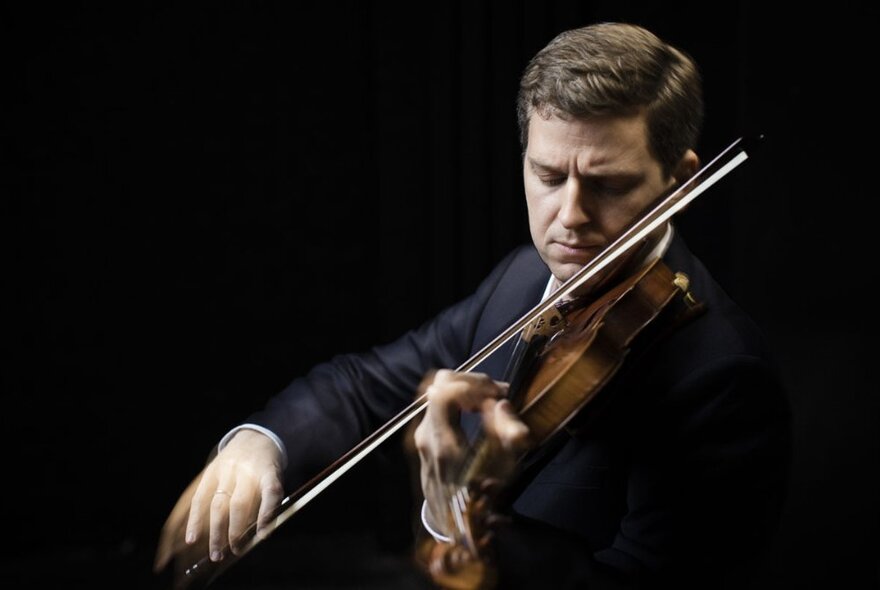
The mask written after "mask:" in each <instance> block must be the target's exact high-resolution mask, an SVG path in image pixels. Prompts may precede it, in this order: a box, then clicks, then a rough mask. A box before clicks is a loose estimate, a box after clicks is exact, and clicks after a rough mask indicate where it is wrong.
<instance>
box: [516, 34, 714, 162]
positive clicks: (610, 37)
mask: <svg viewBox="0 0 880 590" xmlns="http://www.w3.org/2000/svg"><path fill="white" fill-rule="evenodd" d="M638 111H642V112H644V113H645V117H646V120H647V124H648V140H649V141H648V144H649V146H650V148H651V151H652V153H653V155H654V157H655V158H656V159H657V160H658V161H659V162H660V164H661V166H662V167H663V172H664V173H665V174H666V175H667V176H669V175H670V174H672V172H673V170H674V169H675V167H676V165H677V164H678V161H679V160H680V159H681V157H682V156H683V155H684V153H685V151H687V150H688V149H693V148H694V147H695V146H696V144H697V138H698V137H699V134H700V130H701V127H702V122H703V93H702V82H701V80H700V74H699V72H698V70H697V67H696V65H695V64H694V62H693V60H691V58H690V57H689V56H687V55H686V54H685V53H683V52H682V51H679V50H678V49H676V48H674V47H672V46H671V45H668V44H666V43H665V42H663V41H662V40H661V39H659V38H658V37H657V36H656V35H654V34H653V33H651V32H650V31H647V30H645V29H643V28H641V27H637V26H635V25H629V24H623V23H601V24H596V25H591V26H588V27H583V28H580V29H573V30H571V31H565V32H564V33H561V34H559V35H558V36H557V37H556V38H555V39H553V40H552V41H550V43H548V44H547V46H546V47H544V49H542V50H541V51H540V52H538V54H537V55H535V57H533V58H532V60H531V61H530V62H529V64H528V66H527V67H526V69H525V72H524V73H523V75H522V78H521V79H520V88H519V96H518V97H517V120H518V122H519V129H520V142H521V144H522V149H523V152H524V153H525V151H526V148H527V146H528V132H529V119H530V117H531V115H532V114H533V113H538V114H540V115H542V116H543V117H545V118H547V117H548V116H549V115H556V116H560V117H562V118H566V117H577V118H584V117H590V116H594V115H630V114H634V113H636V112H638Z"/></svg>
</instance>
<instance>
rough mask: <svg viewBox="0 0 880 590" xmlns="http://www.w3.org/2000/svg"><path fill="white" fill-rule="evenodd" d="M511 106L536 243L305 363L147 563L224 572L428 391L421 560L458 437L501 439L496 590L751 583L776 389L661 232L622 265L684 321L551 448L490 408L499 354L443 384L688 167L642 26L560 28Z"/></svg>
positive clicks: (756, 347) (776, 477) (690, 161)
mask: <svg viewBox="0 0 880 590" xmlns="http://www.w3.org/2000/svg"><path fill="white" fill-rule="evenodd" d="M516 107H517V118H518V122H519V127H520V137H521V142H522V148H523V150H522V165H523V183H524V189H525V196H526V205H527V209H528V219H529V227H530V232H531V238H532V243H531V244H528V245H523V246H521V247H520V248H518V249H516V250H515V251H513V252H511V253H510V254H509V255H508V256H507V257H505V258H504V259H503V260H502V261H501V262H500V263H499V264H498V265H497V266H496V268H495V269H494V270H492V272H491V273H490V274H489V275H488V276H487V277H486V279H485V280H484V281H483V282H482V284H481V285H480V286H479V287H478V288H477V290H476V291H475V292H474V293H473V294H472V295H471V296H469V297H468V298H466V299H464V300H463V301H461V302H459V303H457V304H455V305H452V306H450V307H449V308H447V309H446V310H444V311H442V312H441V313H440V314H439V315H438V316H437V317H436V318H434V319H433V320H431V321H429V322H426V323H425V324H424V325H422V326H420V327H418V328H416V329H414V330H413V331H411V332H409V333H408V334H406V335H404V336H403V337H402V338H400V339H399V340H397V341H396V342H393V343H391V344H388V345H384V346H378V347H375V348H373V349H372V350H369V351H367V352H365V353H362V354H350V355H343V356H339V357H336V358H334V359H333V360H332V361H330V362H327V363H325V364H322V365H319V366H317V367H315V368H314V369H313V370H311V371H310V372H309V373H308V374H307V375H305V376H304V377H301V378H298V379H296V380H294V381H293V382H292V383H291V384H290V385H289V386H288V387H287V388H286V389H284V390H283V391H282V392H280V393H279V394H277V395H276V396H275V397H273V398H272V399H270V401H269V402H268V404H267V405H266V406H265V407H264V408H263V409H262V410H260V411H258V412H256V413H255V414H253V415H252V416H250V417H249V418H248V419H247V420H246V421H245V422H244V423H243V424H242V426H241V427H239V428H236V429H234V430H233V431H232V432H230V433H228V434H227V435H226V436H225V437H224V438H223V440H222V441H220V444H219V446H218V447H219V452H218V453H217V454H216V456H215V457H214V458H213V460H212V461H211V462H210V463H209V464H208V465H207V466H206V468H205V470H204V471H203V472H202V474H201V476H200V477H199V478H198V479H197V480H196V481H195V482H193V484H192V485H191V486H190V487H189V488H188V489H187V490H186V491H185V492H184V494H183V495H182V496H181V498H180V500H179V501H178V503H177V505H176V506H175V508H174V510H173V512H172V514H171V516H170V517H169V519H168V521H167V523H166V526H165V535H164V537H163V541H162V542H161V544H160V547H159V552H158V554H157V565H158V566H159V567H162V566H164V565H165V564H166V563H167V562H168V560H169V559H171V558H172V557H174V555H173V553H174V546H175V545H174V543H175V542H176V541H178V540H179V539H177V538H175V537H179V538H182V539H183V540H184V542H185V543H188V544H196V543H199V542H202V543H204V542H206V541H207V545H208V553H209V555H210V559H211V560H213V561H220V560H223V559H224V558H226V557H228V552H229V551H230V550H231V551H232V552H233V553H235V552H236V551H240V550H241V547H240V546H237V545H238V543H239V541H238V539H239V537H240V535H241V534H242V532H243V531H244V530H245V529H246V528H247V527H248V526H249V524H250V523H252V522H253V521H254V520H256V521H257V536H258V538H259V537H260V536H261V535H265V534H267V533H268V532H270V524H269V521H270V518H269V517H270V515H271V514H272V511H273V509H274V508H276V507H277V505H278V503H279V502H280V501H281V499H282V498H283V497H284V494H285V493H289V492H290V491H291V490H292V489H295V488H296V487H297V486H298V485H300V484H302V483H303V482H304V481H306V480H307V479H308V478H310V477H312V476H313V475H314V474H315V473H316V472H318V471H319V470H320V469H321V468H323V467H324V466H326V465H327V464H329V463H332V462H333V461H334V460H335V459H336V458H338V457H339V456H340V455H341V454H343V453H344V452H346V451H348V450H349V449H350V448H351V447H353V446H354V445H355V444H357V443H358V441H359V440H361V439H363V438H364V437H366V436H367V435H369V434H370V433H371V432H373V431H374V430H375V429H376V428H378V427H380V426H381V425H382V424H383V423H384V422H386V421H387V420H388V419H390V418H391V417H393V416H394V415H395V414H396V413H397V412H398V411H400V409H401V408H403V407H405V406H406V405H407V404H409V403H410V402H411V401H412V399H413V397H414V395H415V394H416V391H417V390H419V388H420V387H422V388H423V390H424V391H425V392H426V395H427V399H428V405H427V409H426V411H425V414H424V416H423V417H422V419H421V422H420V424H419V426H418V428H417V429H416V430H415V445H416V447H417V449H418V454H419V459H420V462H421V469H420V476H421V483H422V489H423V491H424V497H425V502H424V505H423V506H422V511H421V516H422V519H423V523H424V527H425V535H426V537H427V538H428V539H429V540H431V541H432V542H433V543H434V546H435V547H443V545H444V544H449V543H455V531H454V530H452V528H451V525H450V521H449V520H448V519H447V518H446V517H444V516H443V515H445V514H447V513H448V510H447V507H446V506H445V505H444V502H445V501H446V498H444V494H443V492H442V490H443V488H444V486H445V485H446V484H447V483H448V480H449V478H450V477H451V475H450V474H453V473H456V472H457V464H458V463H459V462H460V461H462V460H463V457H464V456H465V447H466V446H467V444H468V442H467V441H468V440H469V437H470V436H471V435H472V433H473V431H474V429H475V428H479V429H481V430H482V432H483V433H484V434H485V436H486V437H488V438H489V439H492V440H493V441H495V442H496V443H497V444H496V445H495V448H496V452H497V460H498V461H500V462H504V463H505V464H517V461H518V460H519V459H521V458H523V457H525V459H524V460H523V462H522V463H521V464H520V465H521V468H518V469H515V470H512V471H511V472H510V473H509V474H508V475H509V479H508V481H506V482H504V490H505V492H504V493H503V494H497V495H489V496H487V497H490V498H494V499H496V500H497V502H496V503H495V504H494V505H493V506H492V512H493V513H498V514H499V515H500V516H501V517H502V518H499V519H497V522H498V524H497V526H494V527H492V528H491V530H490V532H491V534H489V535H488V536H487V537H486V539H487V540H488V541H487V542H488V543H489V544H490V545H491V552H490V553H491V555H492V561H491V567H492V568H493V572H494V580H495V583H496V585H497V587H499V588H515V587H523V588H535V587H548V588H569V587H584V588H624V587H627V588H629V587H639V588H641V587H645V588H648V587H666V585H670V586H671V584H674V585H675V587H678V588H680V587H700V588H713V587H722V585H724V584H727V586H725V587H742V585H743V584H745V580H746V576H747V575H748V573H749V568H751V567H752V566H754V565H755V563H756V559H757V558H758V557H760V555H761V551H762V549H763V548H764V547H765V544H766V543H767V541H768V539H769V536H770V534H771V533H772V530H773V526H774V523H775V521H776V519H777V517H778V515H779V511H780V505H781V501H782V498H783V496H784V491H785V484H786V472H787V464H788V460H789V414H788V408H787V403H786V398H785V393H784V391H783V389H782V387H781V385H780V381H779V379H778V377H777V375H776V373H775V371H774V368H773V364H772V362H771V360H770V359H769V358H768V354H767V352H766V350H765V348H764V345H763V344H762V342H761V336H760V333H759V331H758V329H757V328H756V327H755V325H754V324H753V323H752V321H751V320H750V319H749V318H748V317H747V315H746V314H745V313H744V312H743V311H742V310H741V309H740V308H738V307H737V306H736V304H735V303H734V302H733V301H731V299H730V298H729V297H728V296H727V294H726V293H725V292H724V291H723V289H722V288H721V287H720V286H719V285H718V284H717V283H716V282H715V281H714V280H713V279H712V277H711V275H710V274H709V272H708V271H707V270H706V268H705V267H704V266H703V265H702V264H701V263H700V261H699V260H697V258H696V257H695V256H694V255H693V254H691V253H690V252H689V251H688V249H687V247H686V246H685V243H684V241H683V238H682V236H681V235H680V233H679V232H678V231H677V230H676V228H675V227H673V225H672V224H671V223H666V224H664V225H662V226H661V227H659V228H657V230H656V231H653V232H652V233H651V235H650V236H649V237H648V238H647V240H646V241H645V243H644V244H643V245H642V246H641V247H640V248H639V249H638V252H637V254H636V255H635V256H634V257H632V258H631V259H630V260H627V263H626V268H630V269H631V268H639V267H641V266H644V265H648V264H650V263H652V262H654V261H658V260H662V262H663V263H665V264H666V266H668V267H669V268H670V269H671V270H673V271H676V272H680V273H683V275H684V276H686V277H687V278H688V287H687V300H688V304H687V305H684V307H683V309H684V311H685V312H686V313H684V312H683V313H682V314H678V315H673V314H670V315H669V317H667V316H666V315H664V316H663V317H664V320H663V323H662V324H661V325H657V326H652V329H651V330H650V333H649V334H646V335H645V337H644V338H643V339H641V340H639V341H637V342H636V343H635V344H634V346H633V349H632V350H630V351H629V352H628V354H627V357H626V360H625V362H624V363H623V364H622V366H621V367H620V369H619V370H618V371H616V373H615V374H614V376H613V378H612V379H611V380H610V382H609V383H608V384H607V386H605V387H604V388H603V390H602V391H601V392H600V393H599V396H598V397H597V398H596V399H597V402H596V403H595V404H592V403H591V404H589V405H587V406H586V407H585V408H584V409H583V410H582V411H581V412H580V413H579V414H577V415H575V416H574V417H573V418H572V419H571V421H570V422H568V423H567V424H566V426H565V428H564V429H561V430H560V431H559V432H558V433H557V434H556V435H554V436H553V437H552V444H550V443H548V444H546V445H544V446H543V447H542V448H538V449H532V448H529V442H528V441H529V427H528V426H527V425H526V424H525V423H524V421H523V420H521V419H520V416H518V415H517V412H516V410H515V408H514V407H513V405H512V404H511V403H510V401H508V400H507V399H506V396H507V394H508V382H507V381H506V377H507V376H506V375H505V368H506V366H507V360H508V359H507V358H504V357H505V355H504V354H502V353H501V352H503V351H507V355H508V356H509V354H510V347H508V348H503V349H502V351H500V352H499V354H497V355H494V356H493V357H491V358H490V359H488V360H487V361H486V362H485V363H483V364H482V365H481V366H480V367H479V370H478V371H473V372H456V371H453V370H450V369H454V368H455V367H458V366H459V365H460V364H461V363H462V362H463V361H464V360H466V359H467V358H469V356H470V355H472V354H473V353H474V352H475V351H477V350H479V349H480V348H481V347H483V346H484V345H485V344H486V343H487V342H489V341H490V340H491V339H492V338H493V337H494V336H495V335H496V334H498V333H499V332H501V331H502V330H504V329H505V328H506V327H507V326H508V325H509V324H510V323H511V322H513V321H514V320H516V319H517V318H518V317H520V316H521V315H522V314H523V313H525V312H526V311H527V310H529V309H530V308H532V307H533V306H534V305H535V304H536V303H538V302H539V301H541V299H542V298H544V297H547V296H548V295H549V294H550V293H552V292H553V291H554V290H555V289H556V288H557V287H559V286H560V285H561V284H562V283H563V282H564V281H566V280H568V279H569V278H570V277H572V275H574V273H576V272H577V271H578V270H579V269H580V268H581V267H583V266H584V265H585V264H587V263H588V262H589V261H590V260H591V259H592V258H593V257H595V256H596V255H597V254H598V253H599V252H600V251H601V250H602V249H603V248H604V247H606V246H607V245H608V244H609V243H610V242H611V241H612V240H613V239H614V238H615V237H616V236H617V235H618V234H619V233H620V232H621V231H622V230H623V229H624V228H625V227H626V226H627V225H628V224H629V223H630V222H631V221H632V220H633V219H634V218H635V217H637V216H638V215H639V214H640V213H641V212H643V211H644V210H645V209H646V208H647V207H648V206H649V205H650V204H651V203H652V202H654V201H655V200H656V199H657V198H658V196H659V195H661V194H663V193H665V192H667V191H669V190H670V189H673V188H674V187H676V186H677V185H680V184H681V183H683V182H684V181H686V180H687V179H688V178H689V177H690V176H691V175H693V174H694V173H695V171H696V170H697V169H698V167H699V165H700V161H699V159H698V156H697V155H696V153H695V151H694V148H695V146H696V144H697V140H698V136H699V132H700V127H701V121H702V116H703V106H702V91H701V82H700V76H699V73H698V70H697V67H696V65H695V64H694V63H693V61H692V60H691V59H690V58H689V57H688V56H687V55H686V54H685V53H683V52H682V51H680V50H678V49H676V48H674V47H672V46H670V45H668V44H667V43H665V42H663V41H662V40H660V39H659V38H657V37H656V36H655V35H654V34H652V33H651V32H649V31H647V30H645V29H643V28H640V27H637V26H633V25H628V24H620V23H603V24H597V25H592V26H588V27H584V28H580V29H575V30H570V31H566V32H563V33H562V34H560V35H558V36H557V37H556V38H555V39H553V40H552V41H551V42H550V43H549V44H548V45H547V46H546V47H545V48H544V49H542V50H541V51H540V52H539V53H538V54H537V55H536V56H535V57H534V58H533V59H532V60H531V61H530V63H529V64H528V65H527V67H526V69H525V71H524V73H523V75H522V78H521V83H520V90H519V96H518V100H517V105H516ZM617 270H618V269H617V268H615V269H614V271H613V272H617ZM611 272H612V271H610V270H609V271H608V273H611ZM606 279H608V280H609V281H610V282H611V283H613V279H614V277H613V276H603V277H601V280H600V281H594V282H591V283H589V284H588V285H587V286H586V288H585V289H582V292H579V293H578V296H579V297H583V298H586V299H587V300H589V298H590V297H593V296H598V294H597V293H598V291H599V289H600V287H599V285H600V283H604V281H605V280H606ZM591 289H596V293H593V292H591ZM437 369H440V370H437ZM435 370H437V371H436V372H435ZM426 376H428V377H427V388H426V389H424V387H425V385H426V383H425V382H424V381H423V380H424V379H425V377H426ZM330 425H333V427H331V426H330ZM339 425H342V426H341V427H340V426H339ZM508 460H509V461H508ZM230 545H231V547H230ZM454 565H455V564H452V566H454ZM452 566H450V567H452ZM453 569H454V568H453ZM453 574H454V572H453ZM731 584H733V586H731ZM736 584H740V585H736Z"/></svg>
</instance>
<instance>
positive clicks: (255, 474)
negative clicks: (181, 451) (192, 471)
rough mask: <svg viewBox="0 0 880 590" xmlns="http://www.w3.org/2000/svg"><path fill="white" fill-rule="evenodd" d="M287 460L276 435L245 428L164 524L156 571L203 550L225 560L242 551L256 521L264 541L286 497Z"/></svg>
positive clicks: (219, 454)
mask: <svg viewBox="0 0 880 590" xmlns="http://www.w3.org/2000/svg"><path fill="white" fill-rule="evenodd" d="M281 463H282V456H281V451H280V450H279V449H278V447H277V446H276V444H275V443H274V442H273V441H272V439H270V438H269V437H268V436H266V435H264V434H261V433H259V432H257V431H256V430H250V429H243V430H241V431H239V432H238V433H237V434H236V435H235V436H234V437H233V438H232V439H231V440H230V441H229V443H228V444H227V445H226V446H225V447H224V448H223V450H222V451H220V452H219V453H218V454H217V456H216V457H214V460H213V461H211V462H210V463H209V464H208V465H207V467H205V469H204V470H203V471H202V472H201V473H200V474H199V475H198V477H196V479H195V480H193V482H192V483H191V484H190V485H189V486H188V487H187V488H186V490H184V492H183V494H181V496H180V499H178V501H177V503H176V504H175V506H174V508H173V509H172V511H171V514H170V515H169V516H168V519H167V520H166V521H165V525H164V526H163V528H162V533H161V535H160V539H159V546H158V549H157V551H156V561H155V570H156V571H157V572H158V571H161V570H163V569H164V568H165V566H166V565H168V563H169V562H170V561H171V560H172V559H173V558H175V557H177V556H179V555H182V554H189V553H192V550H193V549H197V548H198V549H200V551H201V553H202V556H204V552H205V551H207V554H208V555H209V556H210V559H211V561H220V560H222V559H223V558H224V557H225V555H226V551H231V552H232V553H233V554H234V555H239V554H240V553H241V552H242V551H243V550H244V549H245V547H246V545H247V541H248V539H246V538H242V536H243V535H244V533H245V532H246V531H247V529H248V528H249V527H250V526H251V525H252V524H253V523H254V521H256V523H257V530H256V535H257V538H258V539H262V538H264V537H266V536H267V535H268V534H269V533H271V532H272V527H271V524H272V518H273V516H274V511H275V509H276V508H277V507H278V505H279V504H280V503H281V500H282V499H283V496H284V488H283V486H282V484H281V470H282V468H281Z"/></svg>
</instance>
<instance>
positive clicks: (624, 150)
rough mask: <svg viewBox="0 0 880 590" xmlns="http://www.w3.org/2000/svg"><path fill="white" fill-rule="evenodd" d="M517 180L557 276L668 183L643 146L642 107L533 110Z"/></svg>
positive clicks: (594, 250) (566, 274) (577, 264)
mask: <svg viewBox="0 0 880 590" xmlns="http://www.w3.org/2000/svg"><path fill="white" fill-rule="evenodd" d="M690 156H693V158H694V160H695V159H696V155H694V154H693V152H689V155H688V156H687V157H690ZM694 167H695V166H694ZM523 179H524V185H525V192H526V202H527V204H528V210H529V227H530V229H531V234H532V240H533V241H534V243H535V246H536V247H537V248H538V252H539V253H540V254H541V258H543V259H544V262H545V263H547V266H549V267H550V271H551V272H552V273H553V275H554V276H555V277H556V278H557V279H559V280H560V281H566V280H568V279H569V278H570V277H571V276H572V275H573V274H574V273H575V272H577V271H578V270H580V268H581V267H582V266H583V265H584V264H586V263H587V262H588V261H589V260H590V259H591V258H593V257H594V256H596V254H598V253H599V252H600V251H601V249H602V248H604V247H605V246H606V245H607V244H608V243H609V242H610V241H612V240H613V239H614V238H615V237H617V235H618V234H619V233H620V232H621V231H622V230H623V228H624V227H625V226H626V225H627V224H628V223H629V222H630V220H632V219H633V218H634V217H635V216H637V215H638V214H639V213H641V212H642V211H643V210H644V209H645V207H647V206H648V205H649V204H650V203H652V202H653V201H654V200H655V199H656V198H657V197H658V196H659V195H660V194H661V193H662V192H663V191H664V190H666V189H667V188H669V187H670V186H671V185H673V184H674V183H675V179H674V178H672V177H670V178H664V176H663V172H662V168H661V166H660V163H659V162H658V161H657V160H656V159H654V157H653V156H652V155H651V153H650V151H649V149H648V133H647V127H646V124H645V116H644V114H642V113H640V114H638V115H632V116H614V117H591V118H589V119H574V118H572V119H571V120H565V119H561V118H559V117H556V116H551V117H550V118H549V119H545V118H543V117H542V116H540V115H539V114H536V113H533V114H532V116H531V119H530V120H529V141H528V148H527V149H526V154H525V159H524V161H523Z"/></svg>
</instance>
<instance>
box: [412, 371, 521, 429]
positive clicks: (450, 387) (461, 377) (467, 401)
mask: <svg viewBox="0 0 880 590" xmlns="http://www.w3.org/2000/svg"><path fill="white" fill-rule="evenodd" d="M507 390H508V385H507V384H506V383H504V382H501V381H493V380H492V379H491V378H490V377H489V376H488V375H486V374H484V373H460V372H456V371H449V370H447V369H444V370H441V371H437V374H436V375H435V377H434V381H433V383H431V385H429V386H428V388H427V390H426V393H427V394H428V401H429V402H430V405H429V406H428V412H429V413H432V412H431V411H432V408H433V410H434V412H433V413H434V414H435V416H436V415H440V412H441V411H442V413H449V414H450V416H449V417H450V418H451V419H455V418H457V412H458V411H460V410H468V411H475V410H478V409H479V406H480V404H481V403H482V401H483V400H484V399H500V398H502V397H504V396H505V395H506V394H507Z"/></svg>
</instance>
